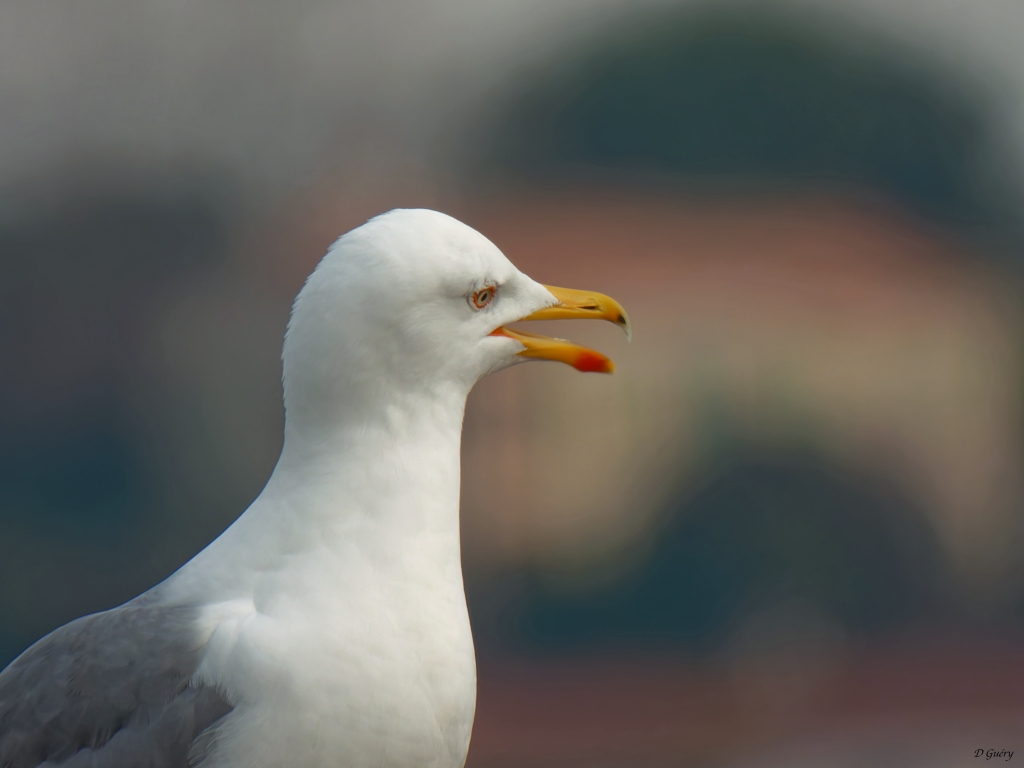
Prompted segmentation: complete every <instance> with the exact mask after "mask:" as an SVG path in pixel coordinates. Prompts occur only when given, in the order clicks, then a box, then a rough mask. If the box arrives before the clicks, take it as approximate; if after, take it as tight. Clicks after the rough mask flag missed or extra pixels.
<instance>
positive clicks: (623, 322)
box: [615, 312, 633, 341]
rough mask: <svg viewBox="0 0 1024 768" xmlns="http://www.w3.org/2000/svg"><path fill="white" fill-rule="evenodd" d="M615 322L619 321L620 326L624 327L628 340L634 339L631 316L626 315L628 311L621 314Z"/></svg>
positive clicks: (623, 330)
mask: <svg viewBox="0 0 1024 768" xmlns="http://www.w3.org/2000/svg"><path fill="white" fill-rule="evenodd" d="M615 322H616V323H618V325H619V327H620V328H622V332H623V333H625V334H626V341H632V340H633V326H632V324H631V323H630V322H629V317H628V316H627V315H626V313H625V312H623V313H622V314H621V315H619V317H618V319H617V320H616V321H615Z"/></svg>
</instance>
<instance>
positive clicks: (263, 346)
mask: <svg viewBox="0 0 1024 768" xmlns="http://www.w3.org/2000/svg"><path fill="white" fill-rule="evenodd" d="M1022 30H1024V17H1022V16H1021V13H1020V5H1019V4H1018V3H1017V2H1016V0H947V1H944V2H934V1H932V0H888V1H887V2H883V1H882V0H831V1H826V0H791V1H790V2H757V3H736V2H726V1H722V2H700V3H698V2H683V1H679V0H677V1H675V2H673V1H671V0H639V1H638V0H634V1H633V2H628V3H627V2H625V1H624V0H559V2H556V3H550V2H537V1H536V0H491V1H490V2H488V3H472V2H468V1H467V0H438V2H434V3H430V4H419V3H411V2H391V1H390V0H388V1H386V2H377V3H371V2H328V0H296V1H295V2H292V3H288V4H281V3H272V2H268V1H267V0H247V1H246V2H243V0H225V1H224V2H221V3H217V4H209V3H200V2H194V1H193V0H188V1H187V2H170V0H135V2H132V3H126V2H120V1H119V0H94V1H93V2H91V3H88V4H81V3H78V4H76V3H71V2H62V1H60V0H44V1H43V2H40V0H6V2H4V3H2V4H0V665H3V664H6V663H7V662H8V661H9V660H10V659H12V658H13V657H14V656H15V655H17V654H18V653H19V652H20V651H21V650H22V649H24V648H25V647H26V646H27V645H29V644H30V643H31V642H33V641H34V640H35V639H37V638H38V637H39V636H41V635H42V634H44V633H45V632H47V631H49V630H51V629H53V628H55V627H56V626H58V625H60V624H62V623H64V622H66V621H68V620H70V619H73V618H75V617H77V616H79V615H82V614H84V613H87V612H92V611H97V610H102V609H106V608H109V607H112V606H114V605H116V604H118V603H120V602H122V601H124V600H126V599H128V598H130V597H132V596H134V595H135V594H137V593H138V592H140V591H142V590H144V589H146V588H148V587H149V586H151V585H153V584H154V583H156V582H157V581H159V580H160V579H162V578H164V577H166V576H167V575H169V574H170V573H171V572H172V571H173V570H174V569H175V568H177V567H178V566H180V565H181V564H182V563H183V562H185V561H186V560H187V559H189V558H190V557H191V556H192V555H193V554H195V553H196V552H197V551H198V550H199V549H201V548H202V547H203V546H205V545H206V544H207V543H208V542H209V541H210V540H211V539H212V538H213V537H215V536H216V535H217V534H218V533H219V532H220V531H222V530H223V529H224V528H225V527H226V526H227V525H228V524H229V523H230V522H231V521H232V520H233V519H234V518H235V517H237V516H238V515H239V514H240V513H241V512H242V511H243V510H244V509H245V507H246V506H247V504H248V503H249V502H250V501H251V500H252V499H253V498H254V497H255V496H256V495H257V494H258V493H259V491H260V490H261V488H262V485H263V483H264V482H265V480H266V478H267V476H268V474H269V472H270V471H271V469H272V468H273V465H274V462H275V459H276V457H277V453H278V451H279V449H280V444H281V430H282V422H283V414H282V408H281V403H280V398H281V387H280V363H279V355H280V345H281V341H282V335H283V332H284V327H285V323H286V321H287V316H288V310H289V307H290V303H291V300H292V298H293V296H294V295H295V293H296V291H297V290H298V289H299V287H300V286H301V285H302V282H303V280H304V278H305V276H306V275H307V274H308V272H309V271H310V270H311V269H312V267H313V266H314V265H315V264H316V262H317V260H318V259H319V258H320V256H321V255H322V254H323V253H324V251H325V249H326V247H327V246H328V245H329V243H330V242H332V241H333V240H334V239H335V238H336V237H337V236H338V235H339V234H341V233H342V232H344V231H346V230H348V229H350V228H351V227H353V226H356V225H358V224H360V223H362V222H363V221H365V220H366V219H367V218H368V217H370V216H372V215H375V214H377V213H380V212H383V211H385V210H388V209H391V208H394V207H414V206H426V207H432V208H437V209H439V210H443V211H446V212H448V213H451V214H452V215H454V216H456V217H458V218H460V219H462V220H464V221H466V222H467V223H469V224H470V225H472V226H474V227H476V228H478V229H480V230H481V231H482V232H483V233H484V234H485V235H487V236H488V237H489V238H490V239H491V240H493V241H494V242H495V243H496V244H497V245H498V246H499V247H500V248H502V250H503V251H504V252H505V253H506V254H507V255H508V256H509V258H510V259H511V260H512V261H513V262H515V263H516V264H517V265H518V266H519V267H520V268H522V269H523V270H524V271H526V272H528V273H529V274H531V275H532V276H533V277H535V278H537V279H538V280H541V281H543V282H547V283H551V284H555V285H566V286H571V287H580V288H590V289H595V290H600V291H604V292H606V293H609V294H611V295H613V296H615V297H616V298H617V299H619V300H621V301H622V303H623V304H624V305H625V306H626V307H627V308H628V309H629V311H630V314H631V317H632V319H633V321H634V327H635V336H634V341H633V343H632V344H631V345H629V346H627V345H626V344H625V342H624V341H623V340H622V339H621V335H620V334H617V332H616V331H615V329H613V328H610V327H609V328H589V327H577V326H573V327H572V328H571V329H566V328H564V327H563V328H560V329H559V331H558V332H559V333H561V334H565V333H569V334H570V335H571V336H572V338H573V339H574V340H579V341H581V342H584V343H589V344H592V345H594V346H596V347H598V348H599V349H601V350H603V351H605V352H607V353H609V354H610V355H611V357H612V358H613V359H614V360H615V361H616V363H617V365H618V370H617V371H616V374H615V375H614V376H612V377H589V376H587V377H584V376H580V375H578V374H576V373H575V372H573V371H571V370H569V369H568V368H565V367H564V366H554V365H549V366H541V365H529V366H519V367H517V368H516V369H513V370H510V371H507V372H504V373H502V374H501V375H500V376H495V377H492V378H490V379H487V380H485V381H484V382H482V383H481V384H480V386H479V387H478V388H477V389H476V390H475V391H474V393H473V395H472V396H471V398H470V404H469V410H468V414H467V419H466V433H465V440H464V460H463V465H464V479H463V530H464V563H465V570H466V580H467V590H468V594H469V599H470V611H471V614H472V618H473V623H474V629H475V633H476V637H477V645H478V655H479V664H480V683H479V691H480V699H479V704H478V714H477V724H476V730H475V732H474V737H473V744H472V747H471V750H470V758H469V766H470V768H504V767H505V766H509V767H511V766H570V767H571V766H588V767H589V766H609V767H611V766H631V767H633V766H640V767H643V766H669V765H671V766H735V767H737V768H738V767H740V766H744V767H749V768H754V767H756V766H760V767H763V768H770V767H776V766H777V767H779V768H783V767H787V768H792V767H800V766H808V768H810V767H811V766H814V767H815V768H827V767H828V766H844V767H849V768H859V767H861V766H864V767H865V768H882V767H883V766H890V765H891V766H900V767H901V768H906V767H907V766H929V768H936V767H938V766H962V765H968V764H973V763H974V762H977V760H976V759H975V758H974V753H975V750H976V749H978V748H984V749H990V748H994V749H997V750H998V749H1004V748H1005V749H1010V750H1017V749H1019V750H1020V751H1021V752H1024V547H1022V544H1024V418H1022V405H1024V311H1022V310H1024V306H1022V297H1024V281H1022V277H1024V274H1022V267H1024V250H1022V245H1024V46H1021V45H1020V42H1019V41H1020V36H1021V32H1022ZM972 761H973V762H972Z"/></svg>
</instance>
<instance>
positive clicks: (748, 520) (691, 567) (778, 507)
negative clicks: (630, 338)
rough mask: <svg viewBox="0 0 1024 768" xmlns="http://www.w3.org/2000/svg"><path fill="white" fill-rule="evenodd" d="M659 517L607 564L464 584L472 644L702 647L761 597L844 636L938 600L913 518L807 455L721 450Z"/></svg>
mask: <svg viewBox="0 0 1024 768" xmlns="http://www.w3.org/2000/svg"><path fill="white" fill-rule="evenodd" d="M662 520H663V524H662V525H661V526H659V527H658V528H656V529H655V530H653V531H652V532H651V534H650V539H649V540H648V542H649V543H648V546H647V548H646V549H640V550H638V551H637V552H636V553H634V555H635V556H634V557H633V558H626V562H627V564H626V565H625V566H623V565H622V564H621V563H615V564H614V565H613V568H614V570H613V571H611V573H610V574H603V573H602V572H601V568H600V567H593V568H592V569H591V570H590V572H589V573H585V574H576V575H575V578H570V579H566V578H565V575H564V574H562V578H561V579H559V578H558V577H557V576H554V577H553V576H552V574H551V573H544V572H542V571H529V572H523V573H520V574H516V575H514V576H508V575H506V576H505V577H503V579H504V581H503V583H502V582H501V581H498V582H495V583H494V584H492V585H491V586H490V588H489V589H488V588H484V589H481V590H480V591H479V592H478V593H477V594H476V595H472V596H473V597H475V600H474V601H473V603H472V604H471V608H472V609H475V610H474V618H480V619H482V621H481V622H480V623H481V624H482V629H483V632H482V633H481V634H482V636H483V637H485V638H486V640H485V644H486V643H489V644H491V647H492V648H497V649H516V650H533V651H543V650H579V649H585V648H589V649H605V650H607V649H611V648H619V649H625V648H629V647H633V648H634V649H635V648H636V647H638V646H639V647H662V648H665V647H667V648H678V649H682V650H687V651H693V652H707V651H714V650H717V649H720V648H722V647H723V645H725V644H726V643H727V641H728V640H729V637H730V635H732V634H733V633H735V632H736V631H737V630H738V629H739V627H740V626H741V625H742V623H743V621H744V619H745V618H746V617H748V616H751V615H755V614H757V613H758V612H762V611H763V610H764V609H766V608H768V609H770V608H771V607H772V606H780V605H781V606H786V605H787V604H788V605H792V604H793V603H794V602H798V603H800V604H803V605H807V606H809V608H810V609H811V612H812V613H813V614H814V615H815V616H820V617H822V619H823V620H825V621H830V622H835V623H837V624H838V625H839V626H841V627H842V629H843V630H845V631H846V632H847V633H849V634H853V635H858V634H864V633H876V632H878V631H884V630H886V629H893V628H896V627H898V626H901V625H905V624H906V623H908V622H910V621H911V620H914V619H920V618H922V617H926V616H927V615H928V614H930V613H933V612H934V611H935V610H936V609H937V608H939V607H940V606H939V604H938V603H939V600H940V595H941V593H942V585H943V581H942V580H943V579H944V578H945V569H944V566H943V564H942V562H941V557H940V555H939V551H938V546H937V543H936V542H935V540H934V538H933V536H932V534H931V532H930V529H929V528H928V526H927V522H926V518H925V517H924V515H923V514H921V513H920V511H919V510H917V509H915V508H913V507H912V506H911V505H910V504H909V503H908V502H907V501H905V500H904V499H902V498H901V497H900V496H899V495H898V494H896V493H892V492H887V491H886V490H885V489H883V488H880V487H878V486H876V485H872V484H870V483H868V482H866V481H864V480H863V479H859V478H855V477H852V476H850V475H849V474H844V473H842V472H841V471H840V470H838V469H837V468H835V467H832V466H829V465H828V464H826V463H825V462H823V461H822V460H820V459H817V458H815V457H813V456H789V457H787V456H785V455H772V456H771V457H769V458H764V457H759V456H756V455H747V456H741V455H733V456H732V457H731V458H730V459H728V460H727V461H726V462H725V463H724V464H723V465H720V466H719V467H718V469H717V470H715V471H713V472H711V473H709V474H708V475H706V476H705V480H704V482H703V483H696V484H689V483H688V484H687V486H686V489H685V490H684V491H683V492H681V493H679V494H678V495H677V496H676V498H674V499H672V500H671V501H670V503H669V504H668V505H667V508H666V509H665V510H664V514H663V517H662ZM510 587H511V588H510ZM784 618H785V617H783V619H784Z"/></svg>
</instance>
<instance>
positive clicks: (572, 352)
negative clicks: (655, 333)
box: [491, 285, 632, 373]
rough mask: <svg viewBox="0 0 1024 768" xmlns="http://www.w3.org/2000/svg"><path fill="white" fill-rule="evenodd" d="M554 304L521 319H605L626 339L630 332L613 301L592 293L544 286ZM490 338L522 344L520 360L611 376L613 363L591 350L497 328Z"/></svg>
mask: <svg viewBox="0 0 1024 768" xmlns="http://www.w3.org/2000/svg"><path fill="white" fill-rule="evenodd" d="M544 287H545V288H547V289H548V290H549V291H550V292H551V293H552V294H553V295H554V297H555V298H556V299H558V303H557V304H554V305H552V306H550V307H545V308H544V309H540V310H537V311H536V312H534V313H533V314H531V315H527V316H526V317H524V318H522V319H523V320H607V321H609V322H612V323H615V324H616V325H618V326H619V327H620V328H622V330H623V331H625V333H626V338H627V339H628V338H630V337H631V335H632V330H631V328H630V325H629V317H628V316H627V315H626V310H624V309H623V308H622V305H621V304H619V302H617V301H616V300H615V299H613V298H611V297H610V296H605V295H604V294H603V293H596V292H594V291H577V290H573V289H572V288H555V287H553V286H550V285H545V286H544ZM491 335H492V336H508V337H509V338H511V339H515V340H516V341H518V342H519V343H520V344H522V345H523V346H524V347H525V349H524V350H523V351H522V352H520V353H519V355H520V356H521V357H532V358H537V359H540V360H555V361H557V362H560V363H566V364H568V365H571V366H572V367H573V368H575V369H576V370H577V371H584V372H588V373H590V372H593V373H611V372H612V371H614V370H615V363H613V362H612V361H611V360H609V359H608V358H607V357H605V356H604V355H602V354H601V353H600V352H596V351H595V350H593V349H588V348H587V347H582V346H580V345H579V344H573V343H572V342H570V341H565V340H564V339H553V338H551V337H549V336H539V335H537V334H535V333H526V332H525V331H511V330H509V329H508V328H504V327H501V328H498V329H496V330H494V331H492V332H491Z"/></svg>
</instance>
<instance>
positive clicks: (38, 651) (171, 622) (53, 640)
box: [0, 595, 231, 768]
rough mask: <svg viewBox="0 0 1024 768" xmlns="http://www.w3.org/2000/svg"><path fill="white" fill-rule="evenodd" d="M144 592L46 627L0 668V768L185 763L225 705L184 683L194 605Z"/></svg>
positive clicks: (195, 653) (194, 651)
mask: <svg viewBox="0 0 1024 768" xmlns="http://www.w3.org/2000/svg"><path fill="white" fill-rule="evenodd" d="M147 597H148V596H147V595H143V596H141V597H138V598H136V599H135V600H132V601H131V602H128V603H125V604H124V605H122V606H121V607H119V608H114V609H113V610H110V611H106V612H104V613H97V614H94V615H92V616H85V617H83V618H81V619H77V620H76V621H72V622H71V623H70V624H66V625H64V626H63V627H61V628H60V629H57V630H54V631H53V632H51V633H50V634H49V635H47V636H46V637H44V638H43V639H42V640H40V641H39V642H37V643H36V644H35V645H33V646H31V647H30V648H29V649H28V650H26V651H25V652H24V653H23V654H21V656H19V657H18V658H17V659H15V660H14V661H12V662H11V664H10V666H8V667H7V669H5V670H4V671H3V672H0V768H40V767H42V766H46V768H49V767H50V766H56V765H60V766H61V768H79V767H80V766H81V768H85V766H89V767H90V768H187V766H188V765H189V747H190V745H191V744H192V742H193V741H194V740H195V739H196V737H197V736H199V735H200V734H202V733H203V732H204V731H206V730H207V729H209V728H210V726H212V725H214V724H215V723H216V722H217V721H218V720H219V719H220V718H222V717H223V716H224V715H226V714H227V713H228V712H229V711H230V710H231V705H230V704H229V703H228V702H227V701H226V700H225V699H224V698H223V696H221V695H220V693H219V692H218V691H217V690H216V689H215V688H212V687H193V686H190V685H189V679H190V678H191V677H192V674H193V673H194V672H195V670H196V667H197V666H198V665H199V661H200V659H201V655H202V650H203V647H202V644H201V643H199V642H198V641H197V640H196V638H195V637H194V634H195V633H194V631H193V626H194V619H195V617H196V614H197V611H196V609H195V608H189V607H174V608H167V607H161V606H160V605H159V604H156V601H154V600H151V599H147ZM193 757H195V753H194V754H193Z"/></svg>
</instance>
